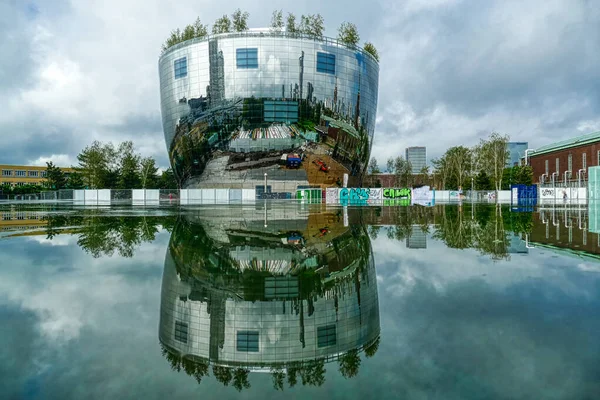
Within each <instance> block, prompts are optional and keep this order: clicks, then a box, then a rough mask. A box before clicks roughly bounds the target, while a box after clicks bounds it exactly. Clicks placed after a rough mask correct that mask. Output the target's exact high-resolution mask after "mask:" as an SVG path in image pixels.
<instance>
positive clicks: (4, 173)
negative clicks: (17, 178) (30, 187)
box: [2, 169, 13, 176]
mask: <svg viewBox="0 0 600 400" xmlns="http://www.w3.org/2000/svg"><path fill="white" fill-rule="evenodd" d="M2 176H13V172H12V169H3V170H2Z"/></svg>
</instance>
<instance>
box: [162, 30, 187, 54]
mask: <svg viewBox="0 0 600 400" xmlns="http://www.w3.org/2000/svg"><path fill="white" fill-rule="evenodd" d="M181 36H182V35H181V31H180V30H179V28H177V29H175V30H173V31H171V36H169V38H168V39H167V40H166V42H165V43H164V44H163V45H162V51H163V53H164V52H165V51H167V49H169V47H172V46H175V45H176V44H177V43H181V41H182V40H181Z"/></svg>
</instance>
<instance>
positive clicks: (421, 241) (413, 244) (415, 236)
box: [406, 225, 427, 249]
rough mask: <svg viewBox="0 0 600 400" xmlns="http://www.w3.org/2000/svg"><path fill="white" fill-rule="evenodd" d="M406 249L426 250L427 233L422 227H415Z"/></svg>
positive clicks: (407, 240) (407, 241)
mask: <svg viewBox="0 0 600 400" xmlns="http://www.w3.org/2000/svg"><path fill="white" fill-rule="evenodd" d="M406 247H407V248H409V249H426V248H427V233H426V232H423V230H422V229H421V226H420V225H413V226H412V229H411V233H410V235H409V236H408V237H407V238H406Z"/></svg>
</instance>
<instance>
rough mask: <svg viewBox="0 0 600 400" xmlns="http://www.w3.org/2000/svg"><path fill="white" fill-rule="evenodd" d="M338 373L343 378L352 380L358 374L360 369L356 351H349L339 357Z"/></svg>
mask: <svg viewBox="0 0 600 400" xmlns="http://www.w3.org/2000/svg"><path fill="white" fill-rule="evenodd" d="M339 364H340V373H341V374H342V376H343V377H344V378H352V377H353V376H356V375H357V374H358V369H359V367H360V356H359V355H358V350H356V349H354V350H350V351H349V352H347V353H346V354H344V355H343V356H342V357H340V361H339Z"/></svg>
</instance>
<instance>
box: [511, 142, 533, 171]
mask: <svg viewBox="0 0 600 400" xmlns="http://www.w3.org/2000/svg"><path fill="white" fill-rule="evenodd" d="M528 145H529V143H527V142H508V153H509V156H508V158H507V159H506V166H507V167H512V166H515V165H519V164H520V163H521V158H522V157H525V150H527V146H528Z"/></svg>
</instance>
